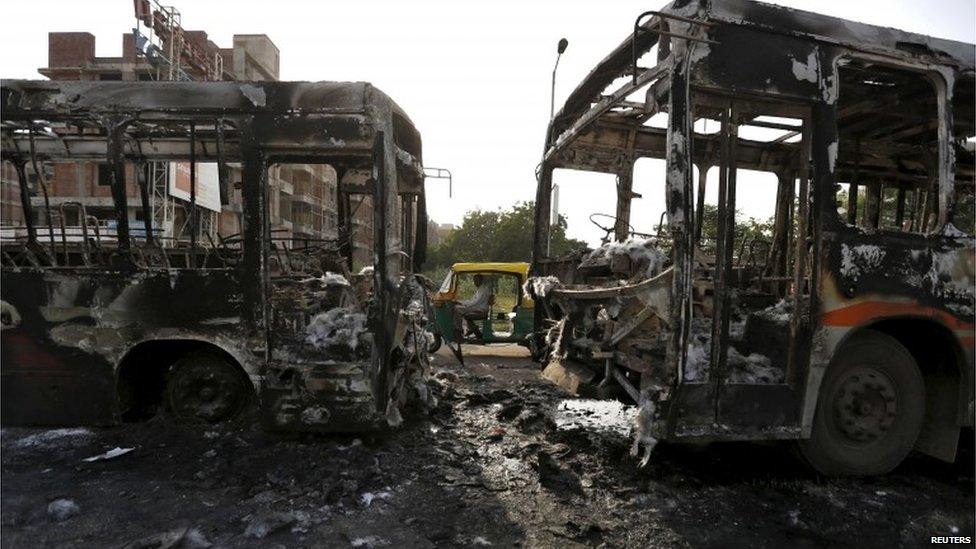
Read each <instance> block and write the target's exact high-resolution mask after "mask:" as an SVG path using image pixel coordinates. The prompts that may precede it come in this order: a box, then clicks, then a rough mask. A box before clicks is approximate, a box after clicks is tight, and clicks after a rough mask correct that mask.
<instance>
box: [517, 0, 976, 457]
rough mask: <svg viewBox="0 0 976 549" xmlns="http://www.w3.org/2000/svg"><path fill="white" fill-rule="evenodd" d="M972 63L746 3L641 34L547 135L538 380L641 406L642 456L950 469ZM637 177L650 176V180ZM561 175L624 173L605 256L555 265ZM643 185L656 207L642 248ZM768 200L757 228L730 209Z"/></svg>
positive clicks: (925, 40)
mask: <svg viewBox="0 0 976 549" xmlns="http://www.w3.org/2000/svg"><path fill="white" fill-rule="evenodd" d="M974 57H976V56H974V46H973V45H972V44H965V43H959V42H953V41H950V40H942V39H937V38H932V37H929V36H922V35H918V34H912V33H909V32H902V31H899V30H894V29H889V28H880V27H874V26H870V25H866V24H861V23H857V22H852V21H845V20H840V19H835V18H831V17H825V16H821V15H818V14H814V13H809V12H803V11H797V10H792V9H787V8H783V7H778V6H771V5H766V4H760V3H755V2H750V1H746V0H710V1H705V0H702V1H694V0H680V1H676V2H673V3H671V4H669V5H668V6H667V7H665V8H664V9H663V10H661V11H653V12H646V13H644V14H641V15H640V17H638V18H637V19H636V21H635V22H634V30H633V33H632V34H631V35H630V36H629V37H627V39H625V40H624V41H623V42H622V43H621V44H620V45H619V46H618V47H617V48H616V49H614V50H613V51H612V52H610V54H609V55H607V56H606V57H605V58H604V59H603V60H602V61H600V63H599V64H598V65H597V66H596V67H594V68H593V70H592V71H591V72H590V73H589V75H588V76H587V77H586V78H585V79H584V80H583V81H582V82H580V83H579V85H578V86H577V87H576V88H575V90H574V91H573V92H572V93H571V94H570V95H569V97H568V99H567V100H566V102H565V104H564V105H563V107H562V109H561V110H560V111H559V112H558V113H557V114H556V115H555V117H554V118H553V120H552V121H551V123H550V125H549V128H548V134H547V140H546V143H547V145H546V151H545V156H544V162H543V164H542V166H541V169H540V170H539V172H538V173H539V177H538V189H537V195H536V212H535V213H536V230H535V241H534V248H533V272H534V274H535V275H536V277H537V278H535V279H534V280H532V281H530V284H528V285H527V288H526V290H527V291H528V292H530V293H533V294H535V295H536V296H537V301H536V303H539V304H540V305H541V306H537V308H536V310H537V311H538V313H537V318H536V330H537V333H536V335H535V337H534V339H533V342H534V346H535V348H536V352H537V354H539V355H543V356H544V357H545V360H546V369H545V371H544V373H545V375H546V377H549V378H551V379H553V380H554V381H557V382H558V383H560V384H561V385H563V386H565V387H567V388H569V389H572V390H576V389H580V388H581V387H586V386H587V385H589V384H596V385H597V386H598V387H602V388H604V389H606V388H607V387H608V386H609V387H617V389H616V390H617V391H618V392H620V393H626V394H627V395H629V397H630V398H633V399H634V400H635V401H637V402H638V403H639V405H640V408H639V409H640V413H639V416H638V435H637V438H638V440H637V444H639V445H643V446H644V449H645V451H648V452H649V450H650V448H652V447H653V445H654V443H655V442H656V441H657V440H659V439H666V440H671V441H712V440H743V439H748V440H761V439H767V440H773V439H780V440H782V439H792V440H797V441H799V447H800V449H801V450H802V453H803V455H804V456H805V457H806V459H807V460H808V461H809V462H810V463H811V464H812V465H813V466H814V467H815V468H816V469H818V470H819V471H821V472H824V473H827V474H851V475H859V474H879V473H884V472H887V471H890V470H891V469H892V468H894V467H895V466H897V465H898V464H899V463H900V462H901V461H902V460H903V458H904V457H905V456H906V455H907V454H908V453H909V451H911V450H912V449H913V448H914V449H917V450H919V451H921V452H924V453H926V454H929V455H932V456H935V457H937V458H940V459H943V460H947V461H951V460H953V459H954V457H955V455H956V450H957V445H958V441H959V438H960V429H961V428H962V427H964V426H969V427H971V426H972V425H973V360H974V333H973V330H974V324H973V321H974V316H973V314H974V313H973V307H974V302H973V285H974V239H973V230H974V220H973V201H974V200H973V197H974V195H973V190H974V162H973V151H974V137H973V136H974V135H976V131H974V125H976V124H974V112H973V105H974ZM643 159H658V160H657V161H658V162H659V166H660V168H657V171H655V172H654V173H655V174H657V175H658V177H656V178H652V179H653V181H647V182H640V181H637V182H635V180H634V166H635V163H638V162H640V161H641V160H643ZM566 170H583V171H588V172H598V173H602V174H611V176H615V187H616V189H615V191H616V210H615V211H613V212H597V213H600V214H603V216H602V217H592V218H591V220H592V221H594V222H595V223H597V224H598V225H600V226H601V227H602V228H603V229H604V230H605V231H606V232H607V238H606V240H605V244H604V245H603V246H601V247H599V248H598V249H595V250H592V251H589V252H586V253H582V254H576V255H573V256H567V257H558V258H554V257H548V255H547V242H548V231H549V227H550V222H551V220H550V213H549V212H550V205H551V194H552V188H553V181H554V178H555V179H557V180H558V178H559V176H560V175H561V174H562V173H564V172H565V171H566ZM557 183H558V184H559V185H560V188H561V190H562V192H563V193H567V192H570V189H567V186H568V185H567V184H565V183H560V182H559V181H557ZM635 183H647V185H649V186H650V187H651V188H652V189H654V191H653V192H654V193H656V196H654V197H652V198H653V199H654V200H657V201H658V202H659V203H661V204H663V206H662V208H663V210H664V212H663V217H662V218H661V221H660V223H659V224H658V226H654V227H652V230H647V229H645V231H644V233H643V234H638V233H637V232H636V231H635V229H634V228H633V225H639V219H638V218H639V216H642V215H643V216H645V217H646V216H649V215H650V216H651V217H652V218H653V220H654V221H657V217H656V215H655V214H654V213H650V212H647V211H640V210H637V209H635V210H634V211H633V212H632V211H631V205H632V202H633V201H634V200H635V199H637V198H643V199H644V200H647V198H648V194H647V192H648V191H646V190H643V191H641V193H638V192H636V190H635ZM655 185H656V186H655ZM712 186H715V188H714V189H713V188H711V187H712ZM709 197H711V198H709ZM764 197H769V198H768V200H769V204H770V208H769V212H768V216H769V222H768V224H763V225H762V226H761V227H759V228H758V229H756V227H752V228H750V227H749V226H748V225H747V224H746V223H744V221H745V220H744V219H743V215H741V214H737V211H738V210H739V208H740V206H741V205H742V204H744V203H745V202H749V201H752V202H755V201H757V200H758V199H760V198H763V199H765V198H764ZM642 203H644V202H642ZM645 208H647V206H645ZM655 213H656V212H655ZM635 447H636V445H635Z"/></svg>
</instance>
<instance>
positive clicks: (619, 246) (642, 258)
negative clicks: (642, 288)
mask: <svg viewBox="0 0 976 549" xmlns="http://www.w3.org/2000/svg"><path fill="white" fill-rule="evenodd" d="M619 256H626V257H628V258H629V259H630V261H631V272H634V273H637V272H639V273H641V274H642V275H643V276H644V277H645V278H651V277H653V276H656V275H658V274H659V273H660V272H661V271H662V270H664V266H665V264H666V263H667V261H668V256H667V254H665V253H664V252H662V251H661V250H659V249H658V248H657V246H655V245H654V243H653V242H652V241H651V239H649V238H628V239H627V240H625V241H624V242H609V243H607V244H604V245H603V246H600V247H599V248H597V249H595V250H593V251H592V252H590V253H589V255H587V256H586V257H585V258H583V263H584V264H588V263H597V262H601V261H605V260H610V261H612V260H613V258H614V257H619Z"/></svg>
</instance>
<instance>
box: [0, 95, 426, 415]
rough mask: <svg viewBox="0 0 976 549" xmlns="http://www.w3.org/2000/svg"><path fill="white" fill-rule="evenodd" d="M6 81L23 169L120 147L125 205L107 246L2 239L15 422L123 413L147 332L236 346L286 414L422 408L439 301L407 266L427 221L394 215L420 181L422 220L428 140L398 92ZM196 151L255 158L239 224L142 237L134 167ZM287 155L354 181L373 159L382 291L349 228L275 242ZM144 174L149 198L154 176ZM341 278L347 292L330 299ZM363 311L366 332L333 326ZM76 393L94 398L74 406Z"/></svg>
mask: <svg viewBox="0 0 976 549" xmlns="http://www.w3.org/2000/svg"><path fill="white" fill-rule="evenodd" d="M0 95H2V102H3V105H2V108H3V113H2V117H3V122H4V126H3V131H2V138H3V149H2V155H3V158H4V159H11V160H14V161H16V162H19V164H18V165H20V166H23V163H24V160H23V159H24V158H26V156H25V155H26V154H28V150H29V151H30V154H31V155H32V156H31V159H32V160H33V161H35V162H36V161H37V160H38V159H39V160H62V159H68V160H102V161H104V160H106V159H107V160H109V163H110V165H111V166H112V175H113V177H112V194H113V196H112V198H113V200H112V201H113V205H114V208H115V210H116V212H117V213H116V217H117V218H118V219H119V224H118V237H117V239H116V240H114V241H111V242H109V243H98V244H97V245H93V244H91V243H90V242H89V241H88V239H87V233H86V238H85V240H84V242H81V243H70V245H69V243H68V242H67V241H65V243H64V245H63V246H55V245H54V243H52V244H51V247H50V249H48V248H47V247H46V246H44V245H42V244H41V243H38V242H37V239H36V231H34V230H33V227H31V229H32V230H31V231H30V238H28V242H27V245H24V243H23V242H20V241H17V240H13V241H6V240H5V241H4V243H3V249H2V252H3V256H2V257H3V269H2V277H3V279H2V282H3V309H4V311H3V312H4V318H5V319H7V320H9V322H8V321H7V320H5V321H4V326H3V327H4V330H3V333H2V337H3V342H4V345H3V353H4V361H3V372H4V374H3V375H4V402H3V418H4V421H5V422H12V421H16V422H27V423H43V424H59V423H71V424H78V423H89V422H98V423H110V422H112V421H117V420H118V419H119V414H120V410H119V409H118V408H119V400H120V399H119V394H118V392H119V390H120V388H119V386H118V385H120V384H119V383H118V375H119V372H118V371H117V370H118V369H119V368H120V364H125V365H126V366H128V363H126V362H125V359H126V357H127V356H129V353H130V351H131V350H132V349H134V348H137V347H138V346H141V345H143V344H146V343H152V342H172V341H179V342H184V341H191V342H192V341H198V342H200V343H201V344H205V345H206V346H207V348H208V349H217V350H219V351H220V353H221V356H224V357H225V358H227V359H228V360H231V359H232V360H233V362H235V364H234V366H236V367H237V368H239V369H240V373H241V374H242V376H243V378H245V379H248V380H250V382H251V383H252V384H253V385H254V386H255V388H256V389H257V390H258V395H257V396H258V400H259V405H260V408H261V409H262V410H263V411H264V412H265V417H266V418H267V419H268V420H269V421H268V424H269V425H271V426H273V427H275V428H295V429H312V430H322V431H344V430H358V429H363V428H372V427H378V426H381V425H396V424H398V423H399V421H400V417H399V414H400V409H401V408H402V407H403V406H405V403H406V402H407V401H408V400H411V399H412V398H413V397H414V396H416V397H417V398H420V399H421V400H422V401H424V402H426V400H427V398H428V397H429V395H428V393H427V391H426V375H427V369H428V368H427V364H426V354H425V353H423V352H421V349H425V348H426V339H425V338H426V334H425V332H424V331H423V330H424V327H425V326H426V325H427V322H426V320H425V317H424V315H425V314H426V310H427V308H426V307H425V306H424V299H425V296H424V295H423V292H422V291H421V292H419V295H418V292H417V290H416V288H417V285H416V283H415V282H414V281H412V278H411V277H410V276H402V275H403V273H408V272H409V269H410V268H411V266H414V265H415V266H419V265H420V264H421V263H422V261H423V258H422V254H420V257H414V258H413V259H414V261H413V262H410V261H407V260H406V259H405V257H410V256H411V252H412V251H413V250H403V249H401V236H402V235H401V233H402V234H411V235H412V234H413V233H414V228H413V227H401V222H402V220H401V218H400V217H399V216H398V215H396V214H397V212H396V210H395V208H397V207H398V206H397V205H398V204H399V200H397V198H398V196H399V195H400V194H402V193H407V194H408V195H409V196H410V200H417V202H418V218H419V219H418V220H423V221H424V223H426V218H425V217H424V215H425V210H424V207H423V204H424V203H423V186H422V182H423V176H422V173H423V169H422V157H421V140H420V135H419V133H418V132H417V131H416V129H415V128H414V127H413V125H412V124H411V122H410V120H409V118H407V116H406V115H405V114H404V113H403V112H402V111H401V110H400V109H399V107H397V106H396V104H394V103H393V102H392V101H391V100H390V99H389V97H387V96H386V95H384V94H383V93H382V92H380V91H379V90H377V89H375V88H373V87H372V86H371V85H369V84H357V83H321V82H320V83H285V82H273V83H266V82H260V83H234V82H219V83H212V82H211V83H194V82H165V83H164V82H137V83H132V82H112V83H105V82H74V81H73V82H56V81H51V82H31V81H4V82H3V84H2V86H0ZM35 134H36V138H35ZM25 138H27V139H25ZM374 145H377V146H378V148H376V146H374ZM187 159H189V160H191V162H192V161H197V162H206V161H216V162H218V163H219V164H220V166H221V172H225V171H226V163H228V162H239V163H241V165H242V167H243V176H242V177H243V180H242V182H241V192H242V196H243V204H242V225H243V231H242V235H241V236H240V237H234V238H231V239H229V240H228V241H224V240H222V241H221V243H220V244H217V243H214V242H202V241H201V242H192V243H191V246H190V247H189V249H183V248H180V247H175V248H166V249H164V248H162V247H161V246H160V244H159V243H158V242H156V240H155V239H153V238H146V237H142V236H137V235H132V234H129V231H128V228H127V226H126V223H125V220H126V219H127V218H128V213H129V212H128V211H127V208H128V205H127V204H126V202H127V197H126V194H125V193H126V189H125V185H124V174H125V171H124V163H126V162H135V163H137V164H138V165H139V166H140V167H141V165H142V164H143V163H145V162H155V161H174V160H187ZM280 162H298V163H309V162H322V163H330V164H332V165H333V166H335V168H336V170H337V173H340V174H343V175H345V174H348V173H353V172H354V171H356V170H363V169H365V170H369V169H370V168H374V169H375V171H374V174H373V177H372V178H371V179H370V180H369V181H368V184H364V185H363V186H362V189H358V190H359V191H361V192H364V193H367V194H372V195H374V201H375V203H376V208H375V209H374V213H375V214H376V215H377V220H376V223H375V226H376V227H377V228H379V229H381V230H377V231H376V233H375V241H376V249H375V250H374V251H375V257H374V267H375V268H374V272H375V273H376V277H377V279H376V280H375V281H374V282H375V284H374V285H373V286H372V288H370V284H369V280H368V279H366V277H364V276H356V275H351V274H350V273H349V270H348V267H349V265H348V262H351V254H350V256H349V257H347V258H343V257H342V256H341V248H342V246H341V245H340V243H339V242H329V241H324V242H319V243H317V244H314V245H309V243H308V242H307V241H306V242H304V243H303V244H302V246H301V247H293V246H290V245H283V244H281V243H275V242H274V241H273V238H272V236H273V235H272V234H271V228H270V224H269V220H268V218H269V213H268V207H269V203H270V200H269V184H268V180H267V171H268V167H269V166H270V165H271V164H273V163H280ZM220 177H221V183H222V187H223V184H224V183H226V181H225V180H226V173H221V176H220ZM343 179H345V178H344V177H343ZM137 183H138V186H139V188H140V193H141V195H142V202H143V206H145V205H146V203H147V202H148V200H147V196H146V185H147V183H146V180H145V177H139V178H138V181H137ZM24 184H25V185H26V178H25V182H24ZM347 190H348V189H344V190H343V192H341V193H340V196H339V197H337V198H339V200H340V201H342V200H344V199H346V198H347V195H346V192H345V191H347ZM22 194H23V196H24V197H28V195H29V193H28V192H26V191H25V192H24V193H22ZM345 206H348V204H345ZM25 207H28V210H27V212H26V213H27V214H28V215H29V214H30V212H31V210H30V209H29V202H27V203H25ZM341 213H342V214H343V215H346V216H349V215H351V213H350V211H349V208H348V207H343V208H341ZM404 220H405V221H406V222H407V223H411V222H413V218H412V217H409V216H408V217H406V218H404ZM348 225H349V221H348V220H346V221H345V222H344V223H343V226H348ZM425 229H426V226H425V227H423V229H422V230H425ZM422 230H421V229H418V230H417V231H416V233H417V235H418V236H417V239H416V240H417V245H418V246H419V245H421V243H422V242H423V239H422V238H421V237H422V236H423V234H424V233H423V232H422ZM346 236H348V233H346ZM347 248H348V247H347ZM347 251H348V250H347ZM353 284H355V288H354V287H353ZM323 285H324V286H326V288H325V289H323V288H322V287H321V286H323ZM329 286H336V287H339V288H341V289H342V291H341V292H340V293H341V294H342V295H343V296H345V297H344V298H343V299H342V300H338V301H337V300H335V299H332V298H330V297H329V295H330V290H328V287H329ZM372 289H375V291H374V292H373V294H372V296H371V295H370V292H371V290H372ZM367 313H368V315H369V317H370V322H369V323H368V326H366V325H365V324H366V323H365V322H360V323H359V324H356V325H355V326H354V328H355V330H351V329H350V328H349V326H340V325H338V324H336V322H337V320H341V319H343V318H346V320H348V319H349V318H353V319H354V320H356V319H365V318H366V316H367ZM357 322H358V320H357ZM342 330H346V331H345V332H343V331H342ZM337 334H340V335H341V334H345V340H341V339H342V338H341V337H338V336H337ZM337 338H338V340H337ZM339 340H341V341H339ZM421 340H423V341H424V342H425V344H423V345H421V344H420V343H419V342H420V341H421ZM374 341H378V342H379V343H378V345H377V346H376V347H375V348H374V346H373V342H374ZM359 342H364V343H365V347H362V346H360V345H359ZM337 343H338V344H337ZM180 348H181V349H182V348H184V347H180ZM185 348H190V347H185ZM168 359H172V360H176V359H178V357H168ZM171 365H172V364H171V363H166V364H162V366H164V367H166V368H169V367H170V366H171ZM140 366H141V365H139V364H135V365H132V367H133V368H137V369H138V368H139V367H140ZM167 371H168V370H167ZM161 379H162V382H165V376H163V377H162V378H161ZM249 387H250V386H249ZM75 392H81V393H84V396H85V398H86V399H87V400H85V399H82V398H77V399H74V400H73V401H71V402H66V397H65V395H68V394H73V393H75ZM8 397H9V398H8Z"/></svg>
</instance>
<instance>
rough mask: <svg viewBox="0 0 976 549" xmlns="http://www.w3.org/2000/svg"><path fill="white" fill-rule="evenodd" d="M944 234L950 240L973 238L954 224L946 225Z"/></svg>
mask: <svg viewBox="0 0 976 549" xmlns="http://www.w3.org/2000/svg"><path fill="white" fill-rule="evenodd" d="M942 234H943V235H945V236H948V237H950V238H967V237H968V238H972V235H969V234H966V233H964V232H962V231H960V230H959V229H957V228H956V226H955V225H953V224H952V223H946V226H945V229H944V230H943V231H942Z"/></svg>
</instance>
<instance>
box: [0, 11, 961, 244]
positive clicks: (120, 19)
mask: <svg viewBox="0 0 976 549" xmlns="http://www.w3.org/2000/svg"><path fill="white" fill-rule="evenodd" d="M773 3H776V4H782V5H788V6H791V7H794V8H798V9H805V10H809V11H816V12H819V13H823V14H826V15H832V16H836V17H843V18H845V19H852V20H855V21H861V22H864V23H870V24H874V25H880V26H886V27H895V28H900V29H903V30H908V31H913V32H919V33H923V34H930V35H934V36H938V37H942V38H949V39H954V40H961V41H965V42H970V43H973V42H976V2H974V0H931V1H928V2H921V1H918V0H857V1H852V0H819V1H813V0H780V1H775V2H773ZM3 4H4V15H5V17H4V20H5V22H6V24H5V25H4V30H3V32H2V34H0V67H2V68H0V75H2V76H3V77H4V78H41V76H40V75H39V74H38V73H37V68H39V67H43V66H46V65H47V33H48V32H50V31H88V32H91V33H92V34H94V35H95V36H96V40H97V42H96V54H97V55H99V56H118V55H121V49H122V38H121V35H122V34H123V33H125V32H130V30H131V28H132V27H133V26H134V22H135V20H134V16H133V13H132V1H131V0H86V1H84V2H79V1H69V0H61V1H55V0H32V1H30V2H14V1H12V0H5V1H4V2H3ZM163 4H165V5H175V6H176V7H177V9H179V11H180V12H181V14H182V17H183V27H184V28H186V29H189V30H197V29H200V30H205V31H207V32H208V33H209V35H210V39H211V40H213V41H214V42H216V43H217V44H218V45H219V46H221V47H229V46H230V45H231V39H232V36H233V35H234V34H262V33H263V34H267V35H268V36H269V37H270V38H271V39H272V40H273V41H274V42H275V44H276V45H277V46H278V48H279V50H280V51H281V75H280V76H281V79H282V80H313V81H314V80H334V81H369V82H372V83H373V84H374V85H376V86H377V87H379V88H380V89H382V90H383V91H384V92H386V93H387V94H388V95H390V96H391V97H392V98H393V99H394V100H395V101H396V102H397V103H399V104H400V106H401V107H403V109H404V110H405V111H406V112H407V114H408V115H409V116H410V117H411V119H412V120H413V122H414V124H415V125H416V126H417V127H418V129H419V130H420V132H421V134H422V136H423V147H424V164H425V165H426V166H432V167H438V168H447V169H449V170H450V171H451V172H452V174H453V177H454V179H453V182H454V184H453V196H452V197H448V189H447V184H446V182H444V181H440V180H429V181H428V183H427V194H428V209H429V212H430V216H431V218H432V219H434V220H436V221H438V222H446V223H454V224H458V223H460V221H461V219H462V218H463V216H464V213H465V212H466V211H468V210H471V209H475V208H480V209H496V208H507V207H509V206H510V205H512V204H513V203H515V202H517V201H520V200H532V199H534V196H535V177H534V169H535V166H536V164H538V162H539V159H540V157H541V155H542V146H543V140H544V137H545V130H546V124H547V122H548V118H549V101H550V99H549V93H550V83H551V80H550V79H551V75H552V74H551V73H552V67H553V63H554V61H555V57H556V43H557V42H558V40H559V39H560V38H562V37H565V38H567V39H568V40H569V48H568V49H567V51H566V53H565V54H564V55H563V57H562V59H561V61H560V64H559V70H558V73H557V80H556V109H557V110H558V109H559V105H560V104H561V103H562V101H563V100H564V99H565V97H566V96H567V95H568V94H569V92H571V91H572V89H573V88H574V87H575V86H576V84H577V83H578V82H579V81H580V80H581V79H582V78H583V77H584V76H585V75H586V74H587V73H588V72H589V70H590V69H591V68H592V67H593V66H594V65H595V64H596V63H597V62H598V61H599V60H600V59H602V58H603V57H604V56H605V55H606V54H607V53H609V52H610V50H611V49H613V48H614V47H615V46H617V45H618V44H619V43H620V42H621V41H622V40H623V39H624V38H625V37H626V36H627V35H628V34H629V33H630V31H631V29H632V28H633V22H634V17H636V15H637V14H639V13H640V12H642V11H645V10H649V9H658V8H660V7H662V6H663V5H664V4H665V2H664V1H662V0H649V1H644V2H635V1H631V0H614V1H603V2H592V1H591V2H583V1H579V0H551V1H549V0H545V1H543V0H537V1H527V0H521V1H511V0H495V1H492V2H482V3H476V2H461V1H457V0H442V1H435V0H427V1H424V0H413V1H410V2H403V1H396V0H388V1H382V0H355V1H352V0H350V1H346V2H336V1H314V2H313V1H307V2H302V1H296V0H278V1H276V2H260V1H250V0H237V1H234V2H231V1H219V0H192V1H191V0H166V1H164V2H163ZM710 175H711V174H710ZM663 178H664V169H663V163H662V162H661V161H657V160H642V161H640V162H639V164H638V166H637V167H636V169H635V191H636V192H638V193H643V195H644V198H642V199H640V200H638V201H636V202H635V204H634V214H633V215H634V218H635V220H634V225H635V226H636V227H637V229H638V230H642V229H644V230H646V229H649V228H650V227H651V226H652V225H653V224H655V223H657V219H658V217H659V215H660V212H661V211H663V201H664V196H663V191H662V190H663ZM709 179H710V180H712V181H714V180H715V179H716V178H715V177H710V178H709ZM554 180H555V182H556V183H557V184H558V185H559V187H560V191H559V193H560V195H559V209H560V213H562V214H563V215H566V216H567V217H568V220H569V235H570V236H573V237H577V238H582V239H584V240H586V241H588V242H589V243H591V244H592V243H594V242H596V241H597V240H598V239H599V237H600V236H602V232H601V231H600V230H599V229H596V228H595V227H594V226H593V225H591V224H590V223H589V222H588V221H587V217H588V216H589V214H590V213H594V212H602V213H610V214H612V213H613V212H614V200H615V199H614V187H613V181H614V178H613V176H609V175H601V174H580V173H574V172H563V171H557V173H556V174H555V176H554ZM742 181H755V185H753V186H752V187H754V189H750V193H751V194H752V196H743V197H742V198H740V200H739V206H740V209H742V210H743V213H744V214H745V215H752V216H756V217H763V218H764V217H767V216H768V214H769V212H771V210H772V199H773V197H772V196H771V194H770V189H771V188H773V187H772V185H773V184H774V181H775V180H774V179H773V178H772V176H770V175H768V174H748V175H746V176H740V188H742V184H741V182H742ZM713 188H714V187H713ZM526 230H530V228H526Z"/></svg>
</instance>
